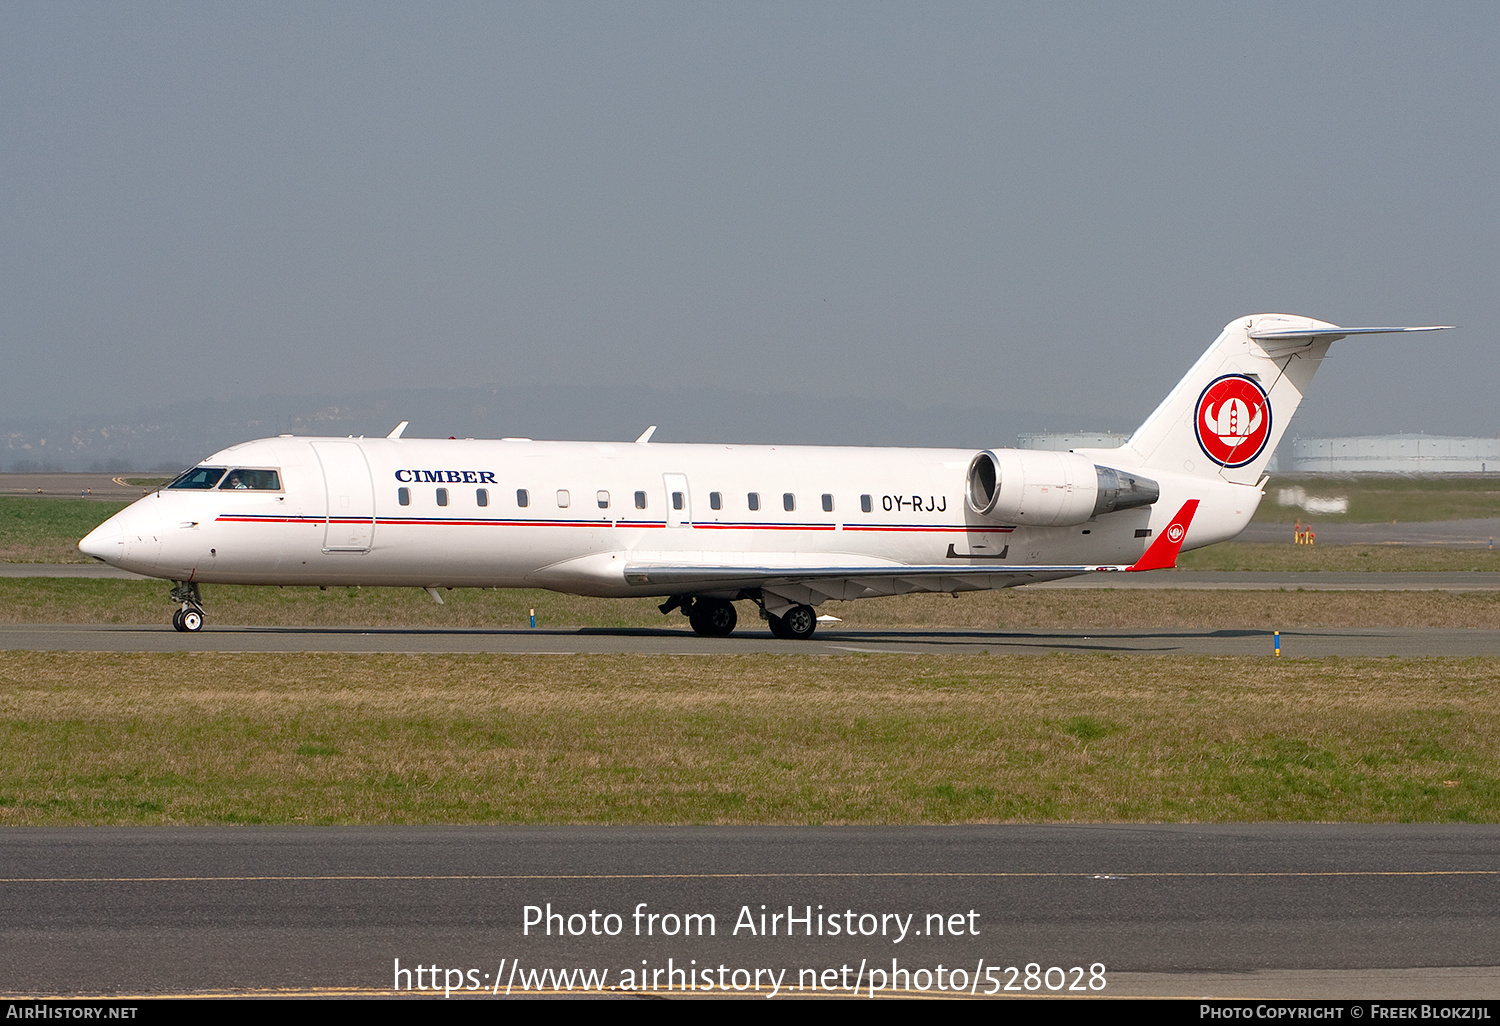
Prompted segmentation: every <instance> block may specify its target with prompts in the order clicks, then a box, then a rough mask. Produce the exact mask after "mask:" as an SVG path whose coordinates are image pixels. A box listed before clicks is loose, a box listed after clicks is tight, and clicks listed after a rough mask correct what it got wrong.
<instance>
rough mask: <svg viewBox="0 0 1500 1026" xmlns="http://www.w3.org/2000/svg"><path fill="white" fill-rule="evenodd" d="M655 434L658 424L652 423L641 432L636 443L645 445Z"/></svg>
mask: <svg viewBox="0 0 1500 1026" xmlns="http://www.w3.org/2000/svg"><path fill="white" fill-rule="evenodd" d="M654 434H656V425H655V424H652V425H651V426H650V427H648V428H647V429H646V430H644V431H642V432H641V437H639V438H637V439H636V440H635V444H636V445H645V444H646V443H647V442H649V441H651V436H652V435H654Z"/></svg>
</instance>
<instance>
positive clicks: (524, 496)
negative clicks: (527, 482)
mask: <svg viewBox="0 0 1500 1026" xmlns="http://www.w3.org/2000/svg"><path fill="white" fill-rule="evenodd" d="M516 505H517V506H520V507H521V508H522V509H525V508H526V507H527V506H530V505H531V493H530V492H528V491H527V490H526V489H524V488H517V489H516Z"/></svg>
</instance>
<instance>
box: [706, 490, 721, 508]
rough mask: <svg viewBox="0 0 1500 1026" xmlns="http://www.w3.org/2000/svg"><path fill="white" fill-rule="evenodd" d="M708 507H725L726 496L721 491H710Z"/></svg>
mask: <svg viewBox="0 0 1500 1026" xmlns="http://www.w3.org/2000/svg"><path fill="white" fill-rule="evenodd" d="M708 508H709V509H723V508H724V496H723V494H722V493H720V492H709V493H708Z"/></svg>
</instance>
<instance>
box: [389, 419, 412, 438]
mask: <svg viewBox="0 0 1500 1026" xmlns="http://www.w3.org/2000/svg"><path fill="white" fill-rule="evenodd" d="M410 423H411V421H409V420H403V421H402V422H401V423H399V424H397V425H396V426H395V427H393V428H391V433H390V434H388V435H386V436H385V437H387V438H400V437H401V432H403V431H405V430H406V425H408V424H410Z"/></svg>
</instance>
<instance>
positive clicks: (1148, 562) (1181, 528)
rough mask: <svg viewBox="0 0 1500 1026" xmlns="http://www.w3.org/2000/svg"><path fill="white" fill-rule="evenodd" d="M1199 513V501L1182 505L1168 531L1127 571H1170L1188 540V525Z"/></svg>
mask: <svg viewBox="0 0 1500 1026" xmlns="http://www.w3.org/2000/svg"><path fill="white" fill-rule="evenodd" d="M1196 512H1198V500H1197V499H1189V500H1188V501H1187V502H1184V503H1183V504H1182V508H1181V509H1180V510H1178V511H1177V515H1176V516H1175V517H1173V518H1172V522H1171V523H1170V524H1168V525H1167V529H1166V530H1165V531H1163V532H1162V533H1161V537H1159V538H1157V539H1156V541H1154V542H1152V543H1151V547H1150V548H1149V549H1147V550H1146V552H1145V554H1144V555H1142V556H1141V558H1140V559H1138V560H1136V561H1135V565H1134V566H1131V567H1128V568H1127V571H1130V572H1133V571H1136V570H1170V569H1172V567H1174V566H1176V565H1177V553H1178V552H1179V551H1181V549H1182V543H1183V540H1184V539H1186V538H1187V533H1188V525H1189V524H1191V523H1192V522H1193V514H1194V513H1196Z"/></svg>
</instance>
